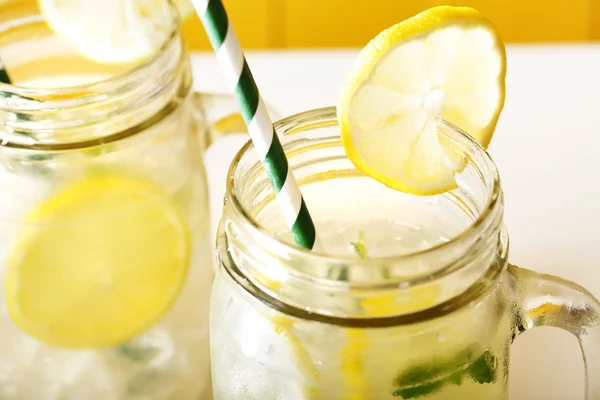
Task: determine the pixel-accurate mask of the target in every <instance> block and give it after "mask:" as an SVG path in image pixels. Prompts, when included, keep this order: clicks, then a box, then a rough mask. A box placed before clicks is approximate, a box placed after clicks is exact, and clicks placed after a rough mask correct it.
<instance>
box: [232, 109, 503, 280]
mask: <svg viewBox="0 0 600 400" xmlns="http://www.w3.org/2000/svg"><path fill="white" fill-rule="evenodd" d="M333 120H336V121H337V113H336V108H335V106H330V107H323V108H317V109H312V110H308V111H304V112H301V113H298V114H295V115H292V116H289V117H286V118H283V119H281V120H279V121H277V122H275V124H274V128H275V130H276V131H277V132H279V133H282V134H283V135H284V136H285V135H289V134H292V133H294V132H299V131H306V130H311V129H314V128H318V127H323V126H324V122H325V121H330V122H331V121H333ZM440 125H443V126H445V127H446V128H448V129H450V130H451V131H452V132H453V133H456V134H458V135H459V136H460V138H461V140H464V141H466V142H467V143H468V144H469V146H472V147H473V148H475V149H476V150H477V151H478V152H479V153H480V154H481V155H483V157H484V162H485V164H486V167H488V169H489V171H490V173H491V178H490V190H489V193H487V195H486V197H487V198H486V201H485V203H484V205H483V206H482V208H481V212H480V213H479V214H478V215H477V217H476V218H475V219H474V220H473V221H472V223H470V224H469V225H468V226H467V227H466V228H465V229H463V230H462V231H461V232H460V233H459V234H458V235H456V236H454V237H453V238H451V239H450V240H448V241H444V242H441V243H439V244H437V245H434V246H431V247H428V248H425V249H421V250H415V251H412V252H409V253H403V254H399V255H391V256H375V257H369V258H367V259H359V258H357V257H352V256H342V255H330V254H326V253H322V252H316V251H310V250H307V249H303V248H300V247H297V246H294V245H292V244H288V243H286V242H284V241H282V240H280V239H279V238H277V237H276V236H275V235H274V234H273V233H271V232H269V230H268V229H266V228H265V227H264V226H262V225H261V224H260V223H259V222H258V221H257V220H256V219H255V218H254V217H253V216H252V214H251V212H250V211H249V210H248V209H246V207H245V206H244V204H243V203H242V201H241V199H240V198H239V196H238V194H237V188H236V185H235V176H236V172H237V168H238V166H239V164H240V162H241V161H242V159H243V158H244V156H245V155H246V154H248V153H249V152H251V151H252V149H253V144H252V142H251V140H248V141H247V142H246V143H245V144H244V146H242V148H241V149H240V150H239V151H238V152H237V153H236V155H235V157H234V158H233V160H232V162H231V165H230V168H229V171H228V173H227V182H226V202H227V204H229V205H231V207H232V209H233V211H234V213H235V214H236V215H238V216H240V217H241V218H240V219H239V220H240V222H241V223H242V224H243V225H244V226H243V229H242V230H243V231H245V232H248V233H249V234H251V235H256V237H257V240H259V241H260V242H261V243H264V244H265V246H268V247H269V250H270V252H272V253H273V254H284V255H286V258H290V257H302V258H306V259H309V260H311V261H314V262H316V263H318V264H323V263H327V264H330V265H357V264H359V265H361V266H365V267H367V268H372V267H374V266H379V265H388V264H391V263H399V262H403V261H407V260H410V259H414V258H417V257H423V256H425V255H431V254H434V253H437V252H442V251H444V250H446V249H448V248H451V247H452V246H454V245H456V244H457V243H460V242H464V241H466V240H474V239H475V238H477V237H479V236H480V235H481V234H482V233H483V232H484V231H485V230H486V229H487V228H488V227H489V225H490V223H492V224H495V225H499V224H500V223H501V220H502V218H501V213H502V189H501V186H500V178H499V175H498V170H497V168H496V165H495V163H494V162H493V160H492V158H491V156H490V155H489V153H488V152H487V151H486V149H485V148H483V146H481V144H479V143H478V142H477V141H476V140H475V139H474V138H473V137H472V136H470V135H468V134H467V133H466V132H464V131H463V130H462V129H460V128H458V127H457V126H455V125H453V124H451V123H450V122H448V121H444V120H440ZM285 147H286V146H285V144H284V148H285ZM261 173H262V172H261ZM498 215H500V218H498ZM317 235H318V232H317ZM453 267H454V266H453V265H448V266H447V267H445V268H442V269H440V270H438V271H436V276H435V277H432V276H431V273H430V272H425V273H424V274H422V275H417V276H414V277H413V278H411V279H410V282H412V283H415V284H419V283H422V282H425V281H430V280H431V279H432V278H435V279H437V278H441V277H442V276H445V275H447V274H449V273H451V272H453V271H454V270H455V269H454V268H453ZM395 284H396V285H397V282H396V283H395Z"/></svg>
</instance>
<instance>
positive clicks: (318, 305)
mask: <svg viewBox="0 0 600 400" xmlns="http://www.w3.org/2000/svg"><path fill="white" fill-rule="evenodd" d="M276 129H277V130H278V132H279V133H280V134H282V135H285V136H284V139H283V142H284V145H285V148H286V152H287V153H288V155H289V161H290V166H291V168H293V170H294V173H295V176H296V178H297V180H298V181H299V183H300V184H301V185H302V192H303V194H304V198H305V200H306V202H307V206H308V207H309V209H310V211H311V215H312V216H313V218H314V220H315V223H316V227H317V232H318V234H319V237H320V240H321V242H322V243H323V246H324V248H325V252H324V253H322V254H320V253H310V252H307V251H305V250H301V249H298V248H296V247H295V246H293V242H292V240H291V237H290V235H289V232H288V230H287V229H286V225H285V222H284V221H283V219H282V217H281V215H280V214H279V210H278V208H277V204H276V202H275V201H274V196H273V192H272V190H271V188H270V186H269V182H268V180H267V177H266V176H265V174H264V172H263V171H262V167H261V165H260V163H259V161H258V160H257V159H256V156H255V154H254V152H253V151H252V146H251V145H250V144H247V145H246V146H245V147H244V148H243V149H242V150H241V151H240V152H239V153H238V155H237V156H236V158H235V159H234V161H233V164H232V166H231V169H230V171H229V175H228V179H227V194H226V198H225V206H224V214H223V217H222V220H221V225H220V228H219V233H218V237H217V245H218V249H217V254H218V261H219V269H218V272H217V276H216V278H215V286H214V287H213V293H212V300H211V316H210V334H211V357H212V371H213V390H214V398H215V399H216V400H230V399H241V398H243V399H246V400H266V399H305V400H315V399H319V400H321V399H348V400H350V399H351V400H358V399H361V400H363V399H364V400H385V399H423V400H425V399H430V400H442V399H445V400H446V399H447V400H450V399H452V400H454V399H507V398H508V367H509V347H510V345H511V342H512V341H513V340H514V339H515V337H516V336H517V335H519V334H520V333H521V332H523V331H525V330H527V329H529V328H533V327H536V326H555V327H559V328H563V329H566V330H568V331H569V332H571V333H573V334H574V335H576V336H577V337H578V339H579V341H580V343H581V346H582V348H583V351H584V358H585V363H586V371H587V372H586V373H587V381H586V382H587V383H586V385H587V399H588V400H595V399H599V398H600V386H599V384H600V382H599V381H598V379H597V377H598V376H600V303H598V301H597V300H596V299H595V298H594V297H593V296H592V295H591V294H590V293H588V292H587V291H585V289H583V288H581V287H579V286H577V285H576V284H574V283H571V282H568V281H565V280H562V279H560V278H557V277H553V276H548V275H542V274H537V273H534V272H532V271H529V270H526V269H522V268H519V267H516V266H514V265H511V264H509V262H508V260H507V254H508V236H507V231H506V229H505V227H504V224H503V197H502V191H501V187H500V181H499V177H498V173H497V170H496V167H495V165H494V163H493V162H492V160H491V159H490V157H489V155H488V154H487V153H486V151H485V150H484V149H483V148H482V147H481V146H480V145H479V144H478V143H477V142H475V141H474V140H472V139H471V138H470V137H469V136H468V135H466V134H465V133H463V132H462V131H460V130H459V129H458V128H456V127H453V126H451V125H450V124H447V123H445V122H442V123H441V124H440V127H439V135H440V139H441V140H442V141H443V144H444V145H445V146H446V148H447V149H448V151H449V154H450V155H451V159H453V160H454V161H455V162H456V165H457V170H458V171H459V172H458V174H457V178H458V182H459V188H458V189H456V190H452V191H450V192H447V193H444V194H441V195H438V196H428V197H419V196H412V195H409V194H404V193H401V192H399V191H394V190H392V189H389V188H387V187H386V186H384V185H382V184H380V183H378V182H376V181H374V180H373V179H371V178H369V177H366V176H365V175H363V174H362V173H361V172H359V171H357V170H356V169H355V168H354V166H353V165H352V163H351V162H350V161H349V160H348V159H347V157H346V155H345V153H344V149H343V147H342V144H341V141H340V136H339V132H338V128H337V120H336V114H335V109H334V108H324V109H318V110H312V111H308V112H305V113H302V114H298V115H295V116H292V117H288V118H285V119H283V120H281V121H279V122H278V123H276Z"/></svg>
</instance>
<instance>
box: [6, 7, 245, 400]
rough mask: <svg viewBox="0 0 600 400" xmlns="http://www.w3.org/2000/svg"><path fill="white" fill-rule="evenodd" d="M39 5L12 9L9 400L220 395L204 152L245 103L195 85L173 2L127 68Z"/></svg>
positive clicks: (183, 399)
mask: <svg viewBox="0 0 600 400" xmlns="http://www.w3.org/2000/svg"><path fill="white" fill-rule="evenodd" d="M35 3H36V2H35V1H16V0H3V1H1V2H0V50H1V52H0V53H1V54H0V55H1V56H2V61H3V62H4V63H5V65H6V67H7V70H8V71H9V73H10V75H11V79H12V83H13V85H7V84H0V137H1V143H0V205H1V206H0V238H1V240H0V281H1V284H0V332H2V338H1V339H0V399H3V400H11V399H36V400H58V399H61V400H81V399H86V400H106V399H119V400H127V399H146V400H166V399H178V400H199V399H202V400H205V399H209V398H210V397H211V391H212V390H211V387H210V384H211V379H210V357H209V343H208V305H209V296H210V290H211V285H212V281H213V277H214V269H213V264H214V262H213V260H214V253H213V251H212V249H213V243H214V239H212V238H211V237H210V235H209V232H210V229H209V218H208V199H207V187H206V186H207V185H206V177H205V173H204V166H203V159H202V150H203V148H204V147H205V146H206V145H208V144H209V141H210V139H211V138H213V137H214V136H215V135H218V134H219V133H223V132H233V131H238V132H239V130H238V129H239V128H240V124H239V119H240V117H239V115H237V116H236V115H235V114H232V112H233V111H234V110H235V107H236V106H235V102H234V101H233V99H231V98H229V97H228V96H217V95H208V94H194V93H193V92H192V90H191V88H192V74H191V67H190V62H189V57H188V53H187V51H186V49H185V44H184V42H183V41H182V38H181V37H180V33H179V24H178V17H177V12H176V10H175V9H174V8H171V16H170V17H171V18H172V28H171V31H170V33H169V36H168V37H166V38H165V42H164V45H163V46H162V47H161V49H160V50H159V51H158V52H157V53H156V55H155V56H153V57H152V58H151V59H149V60H147V61H145V62H143V63H142V64H140V65H118V66H117V65H105V64H98V63H95V62H92V61H90V60H87V59H84V58H83V57H81V56H80V55H79V54H78V53H77V52H76V51H74V50H73V49H72V48H71V47H70V46H69V45H68V44H67V43H66V42H65V41H64V40H63V39H62V38H60V37H58V36H56V35H55V34H54V33H53V32H52V31H51V30H50V29H49V28H48V26H47V25H46V23H45V21H44V18H43V16H41V15H40V14H39V11H38V10H37V7H36V5H35ZM213 122H214V124H212V123H213Z"/></svg>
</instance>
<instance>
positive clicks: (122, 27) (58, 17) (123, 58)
mask: <svg viewBox="0 0 600 400" xmlns="http://www.w3.org/2000/svg"><path fill="white" fill-rule="evenodd" d="M38 3H39V7H40V10H41V12H42V14H43V15H44V17H45V18H46V22H47V23H48V25H49V26H50V28H51V29H52V30H53V31H54V32H56V34H58V35H60V36H62V37H63V38H65V39H66V40H67V41H68V42H70V43H71V44H72V45H73V46H74V47H75V48H76V49H77V51H78V52H79V53H80V54H82V55H83V56H84V57H86V58H89V59H91V60H94V61H96V62H99V63H106V64H127V63H134V62H139V61H141V60H143V59H145V58H147V57H149V56H151V55H152V54H154V53H155V52H156V50H158V48H160V46H161V45H162V44H163V43H164V42H165V41H166V40H167V38H168V37H169V34H170V31H171V29H172V26H171V25H172V18H171V17H170V14H171V11H170V8H169V7H170V6H169V2H168V1H167V0H97V1H96V0H93V1H86V0H38ZM175 4H176V6H177V7H178V9H179V11H180V14H181V16H182V18H184V17H187V16H188V15H190V14H191V13H193V11H194V8H193V6H192V4H191V1H190V0H177V1H175Z"/></svg>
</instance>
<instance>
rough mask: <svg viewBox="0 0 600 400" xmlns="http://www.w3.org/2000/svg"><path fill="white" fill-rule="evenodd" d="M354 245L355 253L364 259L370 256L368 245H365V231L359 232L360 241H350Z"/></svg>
mask: <svg viewBox="0 0 600 400" xmlns="http://www.w3.org/2000/svg"><path fill="white" fill-rule="evenodd" d="M350 244H351V245H352V247H354V253H355V254H356V255H357V256H358V257H359V258H362V259H363V260H364V259H366V258H367V257H368V252H367V246H365V232H364V231H359V232H358V242H350Z"/></svg>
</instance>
